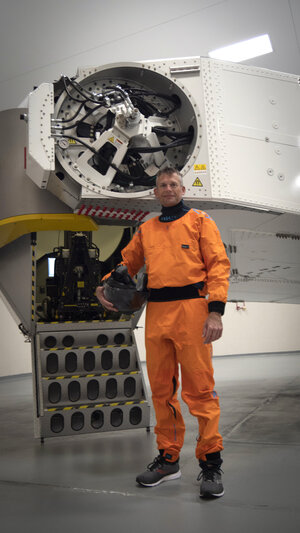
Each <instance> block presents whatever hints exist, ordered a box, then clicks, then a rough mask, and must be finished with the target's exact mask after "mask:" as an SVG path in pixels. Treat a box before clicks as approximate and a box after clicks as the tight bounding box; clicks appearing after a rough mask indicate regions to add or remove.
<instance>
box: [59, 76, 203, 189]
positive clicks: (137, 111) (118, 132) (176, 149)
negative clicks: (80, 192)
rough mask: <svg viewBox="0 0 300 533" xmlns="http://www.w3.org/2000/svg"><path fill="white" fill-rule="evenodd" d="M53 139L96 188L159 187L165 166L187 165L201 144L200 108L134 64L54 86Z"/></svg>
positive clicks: (76, 172) (66, 166) (75, 172)
mask: <svg viewBox="0 0 300 533" xmlns="http://www.w3.org/2000/svg"><path fill="white" fill-rule="evenodd" d="M54 101H55V116H56V118H54V119H52V137H54V138H55V139H56V149H55V152H56V157H57V159H58V161H59V163H60V165H61V168H60V169H58V172H56V176H57V177H58V178H59V179H61V180H62V179H64V176H65V172H64V170H65V171H66V172H67V174H71V175H72V177H73V178H75V179H76V181H78V182H80V183H81V184H82V185H84V186H87V185H88V188H90V189H91V190H93V191H94V192H96V193H99V192H100V191H101V190H102V191H103V192H104V190H105V191H106V192H109V191H110V192H112V193H114V192H115V193H141V192H144V191H147V190H151V189H153V187H154V186H155V177H156V174H157V172H158V170H159V169H160V168H161V167H163V166H165V165H167V164H168V165H172V166H176V167H177V168H178V169H182V168H183V166H184V165H185V163H186V161H187V159H188V158H189V157H190V154H191V153H192V151H193V148H194V144H195V142H196V141H195V129H194V128H197V125H196V124H195V122H194V120H193V118H194V110H193V106H192V103H191V102H190V101H189V99H188V98H187V96H186V94H185V93H184V92H183V91H181V90H180V89H179V87H178V86H177V85H176V84H174V83H170V81H169V80H167V79H166V78H164V77H163V76H161V75H159V74H155V73H153V72H152V73H148V72H147V71H141V69H139V68H134V67H119V68H118V69H113V68H110V69H107V70H103V71H97V72H96V73H94V74H91V75H90V76H88V77H86V78H83V79H80V78H79V80H78V79H75V78H72V79H70V78H68V77H67V76H62V78H61V79H60V80H59V81H58V82H56V83H55V84H54Z"/></svg>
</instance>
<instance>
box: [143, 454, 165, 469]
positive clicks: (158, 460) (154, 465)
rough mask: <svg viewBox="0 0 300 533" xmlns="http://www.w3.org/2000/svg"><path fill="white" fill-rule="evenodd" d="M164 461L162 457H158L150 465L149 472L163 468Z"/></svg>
mask: <svg viewBox="0 0 300 533" xmlns="http://www.w3.org/2000/svg"><path fill="white" fill-rule="evenodd" d="M163 464H164V463H163V461H162V460H161V456H160V455H158V456H157V457H155V459H154V461H153V462H152V463H149V464H148V466H147V470H150V471H152V470H155V468H160V467H161V466H163Z"/></svg>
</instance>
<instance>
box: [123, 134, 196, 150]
mask: <svg viewBox="0 0 300 533" xmlns="http://www.w3.org/2000/svg"><path fill="white" fill-rule="evenodd" d="M190 142H191V138H190V137H187V138H185V139H178V140H176V141H173V142H171V143H169V144H162V145H161V146H148V147H146V146H135V147H134V148H128V150H127V153H130V154H131V153H136V152H138V153H139V154H152V153H155V152H160V151H165V150H169V148H176V147H177V146H183V145H184V144H190Z"/></svg>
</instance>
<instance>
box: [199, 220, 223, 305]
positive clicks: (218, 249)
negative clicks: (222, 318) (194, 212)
mask: <svg viewBox="0 0 300 533" xmlns="http://www.w3.org/2000/svg"><path fill="white" fill-rule="evenodd" d="M200 231H201V233H200V251H201V254H202V257H203V260H204V264H205V267H206V272H207V280H206V281H207V290H208V295H209V296H208V310H209V311H210V312H212V311H216V312H218V313H221V314H222V315H223V314H224V308H225V303H226V300H227V292H228V287H229V275H230V261H229V259H228V257H227V254H226V251H225V247H224V244H223V242H222V239H221V235H220V232H219V230H218V228H217V225H216V223H215V222H214V221H213V220H212V219H211V218H210V216H209V215H207V214H206V215H205V217H204V218H202V221H201V230H200Z"/></svg>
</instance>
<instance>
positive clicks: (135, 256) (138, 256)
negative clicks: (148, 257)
mask: <svg viewBox="0 0 300 533" xmlns="http://www.w3.org/2000/svg"><path fill="white" fill-rule="evenodd" d="M121 255H122V259H123V261H121V262H120V263H119V265H125V266H127V270H128V274H129V275H130V276H131V277H133V276H135V274H137V273H138V271H139V270H140V269H141V268H142V266H143V265H144V250H143V246H142V240H141V230H140V229H139V230H138V231H137V232H136V233H135V234H134V236H133V237H132V239H131V241H130V242H129V244H127V246H125V248H123V250H122V251H121ZM110 275H111V272H109V273H108V274H105V276H103V278H102V279H101V282H103V281H105V280H106V279H107V278H109V277H110Z"/></svg>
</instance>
